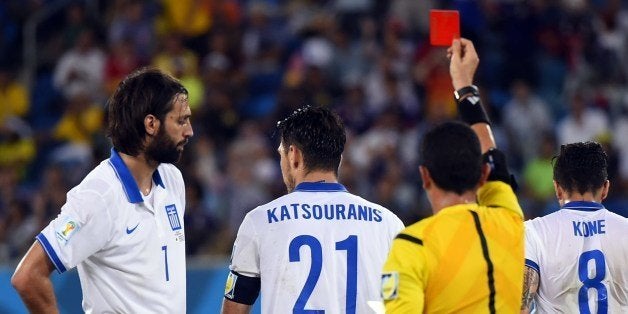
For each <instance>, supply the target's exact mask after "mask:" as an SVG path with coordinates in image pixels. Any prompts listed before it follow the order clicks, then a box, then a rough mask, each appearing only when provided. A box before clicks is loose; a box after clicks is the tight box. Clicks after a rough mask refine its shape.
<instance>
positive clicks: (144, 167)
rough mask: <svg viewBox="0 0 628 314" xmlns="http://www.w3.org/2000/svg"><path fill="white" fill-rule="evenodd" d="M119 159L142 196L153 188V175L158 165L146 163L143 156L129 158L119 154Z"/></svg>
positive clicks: (129, 156)
mask: <svg viewBox="0 0 628 314" xmlns="http://www.w3.org/2000/svg"><path fill="white" fill-rule="evenodd" d="M120 157H121V158H122V160H123V161H124V164H125V165H126V166H127V168H128V169H129V171H130V172H131V175H132V176H133V179H135V183H136V184H137V187H138V188H139V189H140V191H141V192H142V193H143V194H144V195H147V194H148V193H149V192H150V189H151V188H152V186H153V173H154V172H155V170H157V166H158V164H156V165H153V164H152V163H149V162H147V161H146V158H145V157H144V155H143V154H139V155H137V156H131V155H127V154H123V153H120Z"/></svg>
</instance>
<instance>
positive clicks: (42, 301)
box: [11, 242, 58, 313]
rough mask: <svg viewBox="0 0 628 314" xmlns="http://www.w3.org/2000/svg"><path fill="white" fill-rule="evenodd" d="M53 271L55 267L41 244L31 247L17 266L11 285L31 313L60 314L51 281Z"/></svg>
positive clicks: (37, 243)
mask: <svg viewBox="0 0 628 314" xmlns="http://www.w3.org/2000/svg"><path fill="white" fill-rule="evenodd" d="M53 270H54V266H53V265H52V262H51V261H50V259H49V258H48V255H46V252H45V251H44V248H43V247H42V246H41V244H39V242H35V243H34V244H33V245H32V246H31V248H30V249H29V250H28V252H27V253H26V255H25V256H24V258H23V259H22V261H21V262H20V264H19V265H17V268H16V270H15V273H14V274H13V277H12V278H11V284H12V285H13V287H15V290H17V292H18V293H19V295H20V297H21V298H22V301H24V304H25V305H26V307H27V308H28V311H29V312H30V313H58V310H57V302H56V299H55V295H54V289H53V288H52V282H51V281H50V273H52V271H53Z"/></svg>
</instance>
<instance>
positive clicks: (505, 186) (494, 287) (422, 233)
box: [382, 39, 524, 313]
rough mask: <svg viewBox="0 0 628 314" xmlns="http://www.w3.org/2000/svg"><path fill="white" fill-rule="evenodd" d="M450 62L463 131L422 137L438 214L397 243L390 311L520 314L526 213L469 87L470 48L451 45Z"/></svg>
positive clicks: (388, 288)
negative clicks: (521, 206)
mask: <svg viewBox="0 0 628 314" xmlns="http://www.w3.org/2000/svg"><path fill="white" fill-rule="evenodd" d="M448 55H449V57H450V58H451V63H450V74H451V78H452V83H453V87H454V90H456V92H455V93H454V95H455V97H456V101H457V103H458V110H459V113H460V116H461V118H462V120H463V121H464V122H465V123H466V124H462V123H457V122H447V123H444V124H442V125H439V126H437V127H435V128H434V129H432V130H430V131H429V132H428V133H427V134H426V135H425V137H424V138H423V143H422V145H421V165H420V167H419V170H420V175H421V179H422V181H423V188H424V189H425V191H426V193H427V197H428V198H429V200H430V203H431V205H432V211H433V213H434V215H433V216H432V217H430V218H427V219H424V220H422V221H419V222H417V223H415V224H413V225H411V226H409V227H407V228H406V229H404V230H403V231H401V233H400V234H399V235H398V236H397V237H396V239H395V240H394V241H393V247H392V249H391V252H390V253H389V256H388V260H387V261H386V264H385V265H384V271H383V274H382V295H383V298H384V301H385V306H386V312H388V313H436V312H438V313H497V312H498V313H518V312H519V310H520V304H521V294H520V293H521V290H522V287H523V267H524V258H523V244H524V242H523V213H522V211H521V208H520V207H519V204H518V202H517V198H516V196H515V194H514V192H513V189H512V188H511V186H510V184H509V183H510V182H511V180H510V175H509V173H508V170H507V169H506V163H505V157H504V154H503V153H502V152H500V151H499V150H497V149H496V148H495V142H494V140H493V136H492V132H491V128H490V124H489V119H488V117H487V115H486V112H485V111H484V109H483V108H482V105H481V102H480V98H479V92H478V89H477V87H475V86H473V85H471V84H472V82H473V75H474V73H475V70H476V68H477V65H478V63H479V59H478V56H477V54H476V52H475V49H474V47H473V43H471V41H469V40H466V39H460V40H454V42H453V45H452V46H451V47H450V48H449V49H448ZM468 125H470V127H469V126H468Z"/></svg>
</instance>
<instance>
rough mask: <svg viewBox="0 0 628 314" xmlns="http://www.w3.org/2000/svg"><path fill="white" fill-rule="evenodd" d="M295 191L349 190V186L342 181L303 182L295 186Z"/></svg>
mask: <svg viewBox="0 0 628 314" xmlns="http://www.w3.org/2000/svg"><path fill="white" fill-rule="evenodd" d="M294 191H295V192H347V188H345V186H344V185H342V184H340V183H331V182H301V183H299V184H298V185H297V187H296V188H294Z"/></svg>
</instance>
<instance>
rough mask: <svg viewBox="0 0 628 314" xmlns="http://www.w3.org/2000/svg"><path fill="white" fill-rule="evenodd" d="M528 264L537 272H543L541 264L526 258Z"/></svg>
mask: <svg viewBox="0 0 628 314" xmlns="http://www.w3.org/2000/svg"><path fill="white" fill-rule="evenodd" d="M526 266H528V267H530V268H532V269H534V270H536V272H537V273H539V275H540V274H541V269H540V268H539V264H537V263H535V262H534V261H532V260H529V259H527V258H526Z"/></svg>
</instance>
